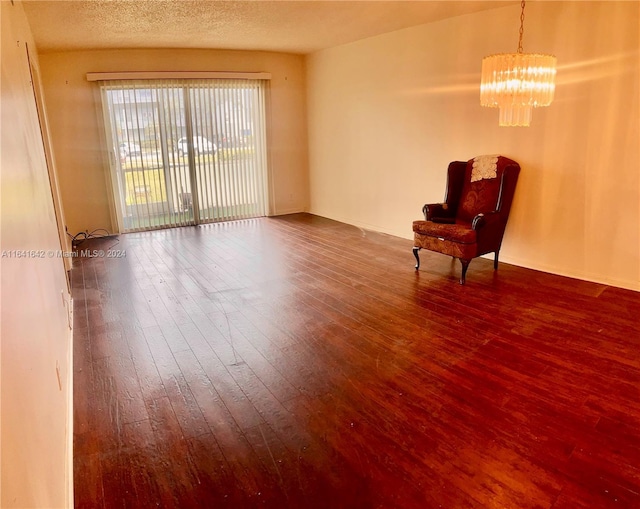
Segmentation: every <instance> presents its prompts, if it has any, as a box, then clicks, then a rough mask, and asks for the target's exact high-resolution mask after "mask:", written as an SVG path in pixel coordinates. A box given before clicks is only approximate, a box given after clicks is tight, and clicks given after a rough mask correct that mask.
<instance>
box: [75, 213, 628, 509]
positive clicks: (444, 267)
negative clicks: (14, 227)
mask: <svg viewBox="0 0 640 509" xmlns="http://www.w3.org/2000/svg"><path fill="white" fill-rule="evenodd" d="M409 226H410V225H409ZM411 246H412V243H411V241H408V240H405V239H399V238H395V237H391V236H387V235H382V234H376V233H371V232H366V231H362V230H360V229H358V228H355V227H352V226H348V225H344V224H341V223H337V222H334V221H330V220H327V219H323V218H319V217H315V216H311V215H307V214H298V215H292V216H284V217H279V218H262V219H255V220H246V221H238V222H230V223H221V224H215V225H206V226H200V227H192V228H182V229H174V230H162V231H156V232H148V233H138V234H128V235H123V236H120V237H119V238H108V239H101V240H98V241H87V242H85V243H84V244H82V245H81V246H80V249H102V250H105V251H106V252H108V251H109V250H111V251H112V252H111V254H118V251H120V252H124V253H125V256H124V257H120V258H107V257H105V256H95V257H84V258H78V259H76V260H74V269H73V271H72V283H73V297H74V311H75V312H74V320H75V329H74V412H75V417H74V426H75V429H74V461H75V504H76V507H77V508H104V509H110V508H147V507H165V508H191V507H193V508H200V507H206V508H219V507H220V508H222V507H229V508H232V507H233V508H252V507H271V508H305V509H306V508H438V507H443V508H486V507H491V508H518V509H523V508H554V509H564V508H571V509H576V508H577V509H580V508H607V507H616V508H621V507H628V508H638V507H640V325H639V316H640V294H639V293H637V292H631V291H625V290H621V289H617V288H613V287H608V286H605V285H599V284H594V283H587V282H583V281H577V280H571V279H568V278H562V277H558V276H553V275H549V274H544V273H541V272H536V271H532V270H527V269H523V268H518V267H514V266H510V265H508V264H504V263H501V264H500V268H499V270H498V271H497V272H494V271H493V267H492V261H491V260H484V259H476V260H474V261H473V262H472V263H471V265H470V268H469V272H468V274H467V284H466V285H465V286H460V285H459V284H458V278H459V272H460V265H459V263H456V264H452V262H451V259H450V258H447V257H445V256H443V255H439V254H434V253H427V252H425V251H422V252H421V258H422V267H421V270H420V271H419V272H415V271H414V269H413V264H414V259H413V256H412V253H411Z"/></svg>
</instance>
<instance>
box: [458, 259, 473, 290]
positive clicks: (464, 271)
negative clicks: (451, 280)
mask: <svg viewBox="0 0 640 509" xmlns="http://www.w3.org/2000/svg"><path fill="white" fill-rule="evenodd" d="M460 263H461V264H462V274H461V275H460V284H461V285H463V284H464V283H465V281H466V277H467V269H468V268H469V264H470V263H471V260H463V259H462V258H460Z"/></svg>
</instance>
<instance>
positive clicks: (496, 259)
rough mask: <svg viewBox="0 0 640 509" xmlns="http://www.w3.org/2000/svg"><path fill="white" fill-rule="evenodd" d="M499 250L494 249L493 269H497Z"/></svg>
mask: <svg viewBox="0 0 640 509" xmlns="http://www.w3.org/2000/svg"><path fill="white" fill-rule="evenodd" d="M499 254H500V251H496V253H495V257H494V258H493V270H498V255H499Z"/></svg>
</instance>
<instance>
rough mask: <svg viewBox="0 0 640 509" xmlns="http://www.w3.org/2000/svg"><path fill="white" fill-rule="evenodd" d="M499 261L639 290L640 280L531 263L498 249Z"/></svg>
mask: <svg viewBox="0 0 640 509" xmlns="http://www.w3.org/2000/svg"><path fill="white" fill-rule="evenodd" d="M487 257H488V258H489V257H490V258H491V259H493V254H490V255H487ZM500 261H501V262H505V263H510V264H511V265H516V266H518V267H523V268H525V269H532V270H539V271H541V272H547V273H549V274H555V275H556V276H563V277H569V278H572V279H580V280H581V281H588V282H590V283H597V284H601V285H607V286H615V287H616V288H623V289H625V290H633V291H636V292H640V281H635V282H634V281H627V280H624V279H618V278H612V277H607V276H603V275H601V274H592V273H588V272H582V271H573V270H566V269H563V268H559V267H556V266H553V265H547V264H544V263H531V262H530V261H528V260H522V259H518V258H514V257H511V256H509V255H508V254H505V253H504V252H503V251H500Z"/></svg>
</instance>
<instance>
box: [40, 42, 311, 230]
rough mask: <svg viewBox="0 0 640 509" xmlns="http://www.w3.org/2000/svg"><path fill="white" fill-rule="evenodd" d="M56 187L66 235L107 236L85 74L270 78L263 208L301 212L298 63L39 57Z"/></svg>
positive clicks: (136, 54)
mask: <svg viewBox="0 0 640 509" xmlns="http://www.w3.org/2000/svg"><path fill="white" fill-rule="evenodd" d="M40 64H41V66H42V80H43V83H44V92H45V97H46V98H47V102H48V104H49V119H50V124H51V133H52V140H53V147H54V151H55V152H56V156H57V162H58V167H59V168H60V171H59V175H60V188H61V192H62V202H63V205H64V209H65V214H66V220H67V226H68V228H69V231H70V232H71V233H77V232H80V231H84V230H89V231H92V230H94V229H96V228H107V229H109V230H111V231H115V229H116V225H115V224H112V221H111V215H110V212H109V200H108V196H109V195H108V192H107V184H106V180H105V167H104V166H105V164H104V160H103V158H102V153H101V148H100V147H101V140H100V124H99V122H101V121H102V120H101V119H99V118H98V115H97V113H96V104H95V97H96V96H95V94H94V87H95V84H91V83H89V82H87V81H86V74H87V72H110V71H238V72H257V71H262V72H270V73H271V74H272V79H271V81H270V103H269V105H270V108H271V110H270V111H271V114H270V124H269V125H270V138H269V156H270V183H271V185H270V189H271V197H270V207H269V213H270V214H272V215H277V214H286V213H290V212H299V211H302V210H305V209H306V208H307V207H308V172H307V140H306V114H305V108H306V104H305V82H304V80H305V72H304V59H303V57H302V56H299V55H287V54H281V53H268V52H257V51H220V50H169V49H154V50H115V51H79V52H64V53H45V54H41V55H40Z"/></svg>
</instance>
